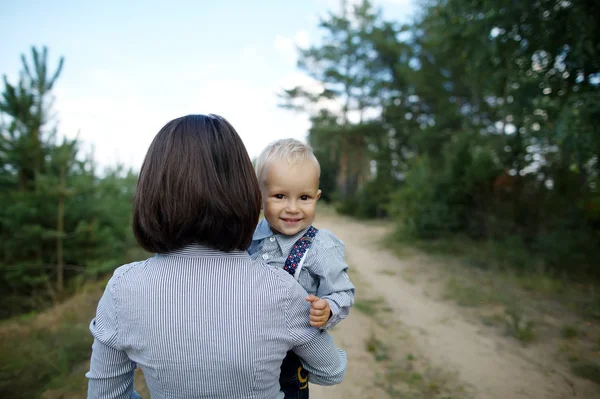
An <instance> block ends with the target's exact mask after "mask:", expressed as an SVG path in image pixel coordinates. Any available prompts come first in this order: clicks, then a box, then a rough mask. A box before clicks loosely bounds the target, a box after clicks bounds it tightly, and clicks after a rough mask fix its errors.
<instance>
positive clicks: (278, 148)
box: [255, 139, 321, 186]
mask: <svg viewBox="0 0 600 399" xmlns="http://www.w3.org/2000/svg"><path fill="white" fill-rule="evenodd" d="M280 159H285V160H286V161H287V162H288V164H289V165H290V166H293V165H297V164H299V163H301V162H304V161H307V160H314V161H315V164H316V165H317V175H318V176H319V177H320V176H321V165H319V161H318V160H317V157H315V154H314V153H313V149H312V147H311V146H310V145H308V144H305V143H303V142H301V141H299V140H296V139H281V140H276V141H273V142H272V143H270V144H269V145H267V146H266V147H265V149H264V150H262V152H261V153H260V155H259V156H258V159H257V160H256V166H255V169H256V176H257V177H258V184H260V185H261V186H262V185H263V184H264V182H265V178H266V176H265V174H266V172H267V167H268V166H269V164H271V163H272V162H273V161H277V160H280Z"/></svg>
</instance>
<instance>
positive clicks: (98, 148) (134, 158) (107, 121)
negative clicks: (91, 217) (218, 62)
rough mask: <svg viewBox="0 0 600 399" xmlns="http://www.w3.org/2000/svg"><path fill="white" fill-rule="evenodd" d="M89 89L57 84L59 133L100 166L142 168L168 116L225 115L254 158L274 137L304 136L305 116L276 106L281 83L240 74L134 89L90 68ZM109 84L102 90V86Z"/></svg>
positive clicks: (182, 77) (194, 75)
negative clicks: (91, 151)
mask: <svg viewBox="0 0 600 399" xmlns="http://www.w3.org/2000/svg"><path fill="white" fill-rule="evenodd" d="M85 75H86V81H88V82H90V85H89V86H87V87H64V86H61V87H57V89H56V103H55V111H56V113H57V115H58V116H59V118H60V123H59V132H60V133H61V134H65V135H66V136H67V137H75V135H77V133H78V132H79V138H80V140H81V141H82V143H83V144H84V152H89V147H90V146H92V145H93V147H94V148H95V159H96V161H97V162H98V164H99V165H100V166H112V165H115V164H116V163H117V162H122V163H124V164H125V165H127V166H132V167H134V169H139V167H140V166H141V164H142V161H143V159H144V156H145V155H146V151H147V149H148V146H149V145H150V142H151V141H152V139H153V138H154V136H155V135H156V133H157V132H158V131H159V130H160V128H162V127H163V126H164V125H165V124H166V123H167V122H168V121H169V120H171V119H173V118H176V117H179V116H182V115H186V114H197V113H204V114H208V113H214V114H219V115H221V116H223V117H225V118H226V119H227V120H229V121H230V122H231V124H232V125H233V126H234V127H235V129H236V130H237V132H238V133H239V135H240V137H241V138H242V140H243V141H244V144H245V145H246V148H247V150H248V152H249V154H250V156H251V157H255V156H257V155H258V154H259V153H260V151H261V150H262V149H263V148H264V147H265V146H266V145H267V144H268V143H269V142H271V141H273V140H275V139H278V138H283V137H293V138H297V139H300V140H305V138H306V132H307V131H308V128H309V123H308V117H307V116H306V115H299V114H294V113H292V112H285V111H282V110H280V109H278V107H277V97H276V96H275V93H276V91H277V89H278V87H264V86H260V85H259V84H258V83H254V82H252V81H248V80H247V79H243V78H239V79H235V78H227V79H225V78H222V79H211V80H206V79H202V78H201V77H200V76H199V75H202V74H200V73H198V72H197V71H194V69H193V68H192V69H191V70H190V71H189V76H188V74H187V73H185V72H181V73H180V74H179V75H178V76H177V82H181V83H180V84H179V85H176V84H174V83H173V81H171V82H164V84H158V83H157V84H155V85H152V86H151V87H142V88H140V87H132V86H131V85H128V84H127V83H126V82H124V79H122V77H120V76H119V75H118V74H116V73H114V72H112V71H89V72H88V73H86V74H85ZM107 82H111V83H110V85H108V86H105V87H104V88H102V87H101V86H102V85H106V84H107Z"/></svg>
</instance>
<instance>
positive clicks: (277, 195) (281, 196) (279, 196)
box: [274, 194, 283, 199]
mask: <svg viewBox="0 0 600 399" xmlns="http://www.w3.org/2000/svg"><path fill="white" fill-rule="evenodd" d="M274 197H275V198H277V199H283V194H275V195H274Z"/></svg>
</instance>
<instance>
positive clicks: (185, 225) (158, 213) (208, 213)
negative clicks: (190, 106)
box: [133, 115, 261, 253]
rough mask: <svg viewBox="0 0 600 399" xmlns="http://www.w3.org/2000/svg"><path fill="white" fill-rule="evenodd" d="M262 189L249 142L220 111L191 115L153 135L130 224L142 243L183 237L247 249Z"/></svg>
mask: <svg viewBox="0 0 600 399" xmlns="http://www.w3.org/2000/svg"><path fill="white" fill-rule="evenodd" d="M260 202H261V198H260V189H259V186H258V180H257V178H256V175H255V173H254V169H253V167H252V163H251V162H250V157H249V156H248V153H247V152H246V147H245V146H244V143H243V142H242V140H241V138H240V137H239V136H238V134H237V132H236V131H235V129H234V128H233V126H231V125H230V124H229V122H227V121H226V120H225V119H224V118H222V117H220V116H218V115H208V116H206V115H188V116H183V117H181V118H177V119H174V120H172V121H170V122H169V123H167V124H166V125H165V126H164V127H163V128H162V129H161V130H160V131H159V132H158V134H157V135H156V137H155V138H154V140H153V141H152V144H150V148H149V149H148V153H147V154H146V158H145V159H144V163H143V165H142V169H141V171H140V175H139V178H138V182H137V187H136V191H135V197H134V200H133V232H134V234H135V237H136V239H137V241H138V243H139V244H140V245H141V246H142V247H143V248H144V249H146V250H147V251H150V252H154V253H164V252H169V251H173V250H177V249H180V248H182V247H184V246H186V245H188V244H203V245H206V246H208V247H211V248H214V249H218V250H221V251H234V250H243V251H245V250H247V249H248V247H249V246H250V243H251V241H252V234H253V232H254V229H255V228H256V224H257V223H258V217H259V214H260Z"/></svg>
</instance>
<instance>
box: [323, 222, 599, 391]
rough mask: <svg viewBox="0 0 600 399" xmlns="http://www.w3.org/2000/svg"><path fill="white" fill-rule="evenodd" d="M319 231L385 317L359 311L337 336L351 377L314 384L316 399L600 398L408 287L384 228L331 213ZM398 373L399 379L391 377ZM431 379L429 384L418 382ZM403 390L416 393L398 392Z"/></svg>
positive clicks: (360, 293)
mask: <svg viewBox="0 0 600 399" xmlns="http://www.w3.org/2000/svg"><path fill="white" fill-rule="evenodd" d="M315 225H316V226H317V227H319V228H326V229H329V230H331V231H333V232H334V233H335V234H336V235H337V236H338V237H339V238H340V239H341V240H342V241H344V243H345V245H346V255H347V261H348V263H349V264H350V266H351V268H352V269H353V271H352V273H351V278H352V279H353V281H354V283H355V285H356V286H357V301H361V300H362V301H364V300H365V299H366V298H380V300H381V301H382V305H381V306H380V308H382V309H384V310H385V311H379V312H375V311H374V312H373V314H371V315H367V314H365V313H368V312H364V311H363V312H360V311H358V310H356V309H354V310H353V311H352V312H351V315H350V316H349V317H348V319H346V320H344V321H343V322H342V323H341V324H340V325H339V326H337V327H336V328H335V329H334V331H333V332H332V334H333V336H334V338H335V341H336V343H337V344H338V345H339V346H340V347H341V348H343V349H345V350H346V351H347V354H348V358H349V365H348V372H347V375H346V378H345V380H344V382H343V383H342V384H340V385H337V386H334V387H319V386H314V385H311V397H312V398H314V399H325V398H333V399H335V398H343V399H352V398H394V397H397V398H430V397H431V398H452V399H456V398H459V397H460V398H477V399H479V398H481V399H488V398H489V399H512V398H515V399H518V398H534V399H542V398H543V399H555V398H556V399H558V398H573V397H577V398H586V399H587V398H600V391H599V390H598V386H597V385H595V384H593V383H590V382H587V381H585V380H581V379H578V378H576V377H573V376H572V375H570V373H569V372H568V371H567V370H566V369H562V368H561V367H562V366H561V365H559V364H557V363H556V362H552V361H551V360H549V359H550V357H549V356H546V354H545V353H543V352H542V350H543V347H535V346H532V347H528V348H524V347H523V346H522V345H519V343H518V342H516V341H514V340H511V339H509V338H508V337H504V336H502V335H500V334H498V335H494V334H490V333H487V332H486V331H485V330H484V329H482V328H481V323H479V324H478V323H476V322H474V321H473V320H469V318H468V317H467V316H466V315H465V313H464V312H465V311H464V308H460V307H458V306H456V305H454V304H452V303H449V302H448V301H444V300H440V299H436V295H431V293H430V292H429V290H430V289H431V287H430V286H427V285H426V284H421V283H420V282H419V281H416V282H415V281H411V282H408V281H406V279H405V278H403V277H402V272H403V270H405V269H406V268H407V267H408V266H409V265H407V262H408V261H406V260H401V259H398V258H397V257H395V256H394V255H393V254H392V253H390V252H389V251H387V250H385V249H382V247H381V245H380V244H379V243H380V242H381V239H382V238H383V237H384V236H385V235H386V234H387V233H389V227H387V226H386V225H381V224H380V225H376V224H364V223H361V222H358V221H355V220H352V219H347V218H343V217H340V216H333V215H327V214H326V215H320V216H319V217H318V219H317V221H316V223H315ZM410 266H411V267H414V265H410ZM427 267H429V266H427ZM374 331H375V332H374ZM373 334H375V335H376V336H377V337H378V339H379V340H380V341H381V342H383V344H382V345H384V348H386V349H385V350H384V352H385V351H387V354H386V355H385V356H383V357H385V358H386V359H387V360H384V361H382V360H377V359H376V356H375V355H374V352H376V351H375V350H374V349H373V345H371V346H369V342H370V341H369V340H370V339H371V338H372V336H373ZM413 358H418V359H421V361H420V364H419V365H418V366H417V367H416V368H415V370H418V371H419V373H418V374H417V373H414V372H413V373H412V374H411V373H407V372H406V371H407V370H408V369H407V365H406V363H407V362H406V359H413ZM394 360H395V362H394ZM402 362H403V363H402ZM399 365H400V366H399ZM394 367H395V368H396V370H400V372H399V373H398V372H397V373H396V374H394V375H392V376H391V377H390V376H389V374H390V368H394ZM398 367H400V368H398ZM432 370H433V371H434V372H432ZM427 374H431V377H430V378H429V377H428V378H429V381H430V382H429V383H427V384H423V383H420V384H415V383H414V381H421V380H423V378H424V377H423V376H427ZM386 375H387V376H388V377H387V379H386ZM411 376H412V377H411ZM441 376H443V378H442V377H441ZM411 378H412V379H411ZM403 386H404V387H405V388H407V389H409V390H411V389H412V391H410V392H412V393H410V394H407V393H406V392H409V391H403V390H402V389H397V388H398V387H400V388H402V387H403ZM461 387H462V389H461ZM445 388H448V389H447V390H445ZM419 390H420V392H419ZM426 391H427V392H426ZM444 391H445V392H448V393H444Z"/></svg>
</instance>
